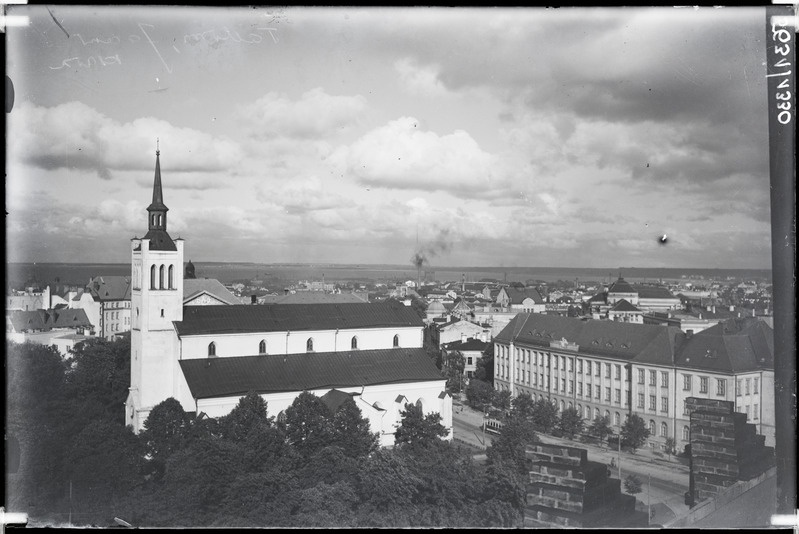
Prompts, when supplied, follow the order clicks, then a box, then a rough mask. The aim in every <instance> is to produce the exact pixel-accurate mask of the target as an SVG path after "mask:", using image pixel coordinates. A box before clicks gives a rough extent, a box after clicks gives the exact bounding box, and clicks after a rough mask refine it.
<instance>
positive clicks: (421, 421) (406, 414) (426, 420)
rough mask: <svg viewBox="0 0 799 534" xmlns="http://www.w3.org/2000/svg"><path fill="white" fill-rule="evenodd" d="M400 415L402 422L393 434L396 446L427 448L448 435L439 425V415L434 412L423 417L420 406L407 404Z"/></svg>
mask: <svg viewBox="0 0 799 534" xmlns="http://www.w3.org/2000/svg"><path fill="white" fill-rule="evenodd" d="M400 415H401V416H402V422H401V423H400V425H399V427H397V431H396V432H395V433H394V443H395V444H396V445H403V444H412V445H421V446H427V445H429V444H430V443H432V442H434V441H438V440H440V439H441V438H443V437H446V436H447V434H448V433H449V432H448V431H447V429H446V428H445V427H444V425H442V424H441V415H439V414H438V413H435V412H433V413H429V414H427V415H424V414H423V413H422V408H421V406H417V405H415V404H410V403H408V404H406V405H405V410H403V411H402V412H401V413H400Z"/></svg>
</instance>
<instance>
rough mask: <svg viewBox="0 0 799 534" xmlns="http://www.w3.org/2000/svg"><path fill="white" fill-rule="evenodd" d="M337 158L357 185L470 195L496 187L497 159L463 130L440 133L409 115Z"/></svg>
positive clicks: (381, 128)
mask: <svg viewBox="0 0 799 534" xmlns="http://www.w3.org/2000/svg"><path fill="white" fill-rule="evenodd" d="M342 150H343V152H340V153H339V154H337V156H336V157H338V158H341V159H342V160H343V162H344V165H345V167H346V171H347V173H349V174H350V175H352V176H354V177H355V179H356V180H357V181H359V182H360V183H362V184H366V185H372V186H378V187H386V188H395V189H423V190H428V191H434V190H444V191H450V192H452V193H453V194H456V195H468V194H474V193H475V192H477V191H486V190H489V189H493V188H495V187H497V185H498V184H499V182H500V181H502V179H503V177H502V176H500V175H498V169H499V167H500V166H501V165H500V162H499V161H498V160H497V159H496V158H495V157H494V156H493V155H492V154H490V153H488V152H486V151H484V150H483V149H482V148H480V146H479V145H478V144H477V142H476V141H475V140H474V139H473V138H472V136H471V135H469V134H468V133H467V132H465V131H463V130H456V131H454V132H452V133H450V134H445V135H439V134H437V133H435V132H432V131H424V130H423V128H422V126H421V124H420V123H419V121H418V120H417V119H415V118H413V117H402V118H399V119H396V120H393V121H391V122H389V123H388V124H386V125H384V126H381V127H379V128H376V129H374V130H372V131H370V132H368V133H366V134H365V135H363V136H362V137H361V138H360V139H358V140H357V141H355V142H354V143H353V144H352V145H350V146H349V147H346V148H344V149H342Z"/></svg>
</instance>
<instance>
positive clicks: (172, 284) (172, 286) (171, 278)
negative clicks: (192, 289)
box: [169, 265, 175, 289]
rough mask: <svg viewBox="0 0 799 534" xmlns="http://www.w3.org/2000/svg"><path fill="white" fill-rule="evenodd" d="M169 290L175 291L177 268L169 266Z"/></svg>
mask: <svg viewBox="0 0 799 534" xmlns="http://www.w3.org/2000/svg"><path fill="white" fill-rule="evenodd" d="M169 289H175V266H174V265H170V266H169Z"/></svg>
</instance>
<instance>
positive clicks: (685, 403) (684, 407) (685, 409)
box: [682, 400, 690, 415]
mask: <svg viewBox="0 0 799 534" xmlns="http://www.w3.org/2000/svg"><path fill="white" fill-rule="evenodd" d="M682 414H683V415H690V414H689V413H688V401H687V400H684V401H682Z"/></svg>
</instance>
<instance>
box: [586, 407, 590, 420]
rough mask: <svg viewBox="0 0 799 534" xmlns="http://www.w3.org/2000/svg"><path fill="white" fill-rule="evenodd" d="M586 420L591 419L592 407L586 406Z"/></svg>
mask: <svg viewBox="0 0 799 534" xmlns="http://www.w3.org/2000/svg"><path fill="white" fill-rule="evenodd" d="M585 418H586V419H591V407H590V406H586V407H585Z"/></svg>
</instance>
